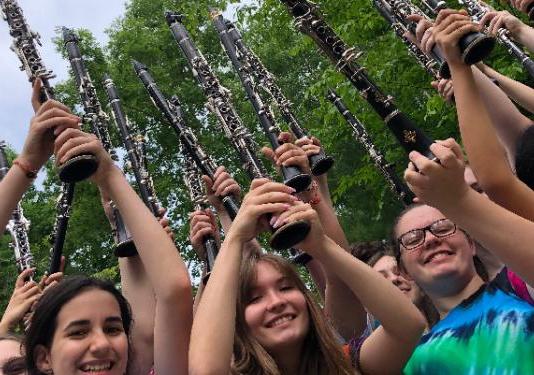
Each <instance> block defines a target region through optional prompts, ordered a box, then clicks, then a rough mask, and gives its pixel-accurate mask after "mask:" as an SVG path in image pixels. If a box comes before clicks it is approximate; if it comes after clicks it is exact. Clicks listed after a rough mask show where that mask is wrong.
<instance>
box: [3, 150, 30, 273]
mask: <svg viewBox="0 0 534 375" xmlns="http://www.w3.org/2000/svg"><path fill="white" fill-rule="evenodd" d="M5 147H6V144H5V142H4V141H0V181H1V180H2V179H3V178H4V177H5V175H6V174H7V171H8V170H9V166H8V164H7V157H6V153H5ZM6 229H7V231H8V232H9V234H10V235H11V245H10V246H11V247H12V248H13V253H14V254H15V263H16V264H17V269H18V271H19V273H21V272H22V271H24V270H27V269H29V268H32V267H33V256H32V253H31V251H30V241H29V239H28V230H29V229H30V222H29V221H28V219H26V218H25V217H24V213H23V211H22V206H21V204H20V202H19V203H17V207H16V208H15V209H14V210H13V213H12V214H11V219H10V220H9V222H8V223H7V227H6ZM29 280H31V277H30V279H29Z"/></svg>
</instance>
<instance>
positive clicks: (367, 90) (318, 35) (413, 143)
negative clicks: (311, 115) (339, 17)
mask: <svg viewBox="0 0 534 375" xmlns="http://www.w3.org/2000/svg"><path fill="white" fill-rule="evenodd" d="M280 1H282V3H284V4H286V5H287V6H288V8H289V10H290V13H291V14H292V15H293V17H294V18H295V25H296V27H297V29H298V30H300V31H302V32H303V33H305V34H307V35H309V36H310V37H311V38H312V39H313V40H314V41H315V43H316V44H317V45H318V46H319V48H320V49H321V50H322V51H323V52H324V53H325V54H326V55H327V56H328V57H329V58H330V60H331V61H332V62H333V63H334V64H335V65H336V68H337V69H338V70H339V71H340V72H341V73H343V74H344V75H345V76H346V77H347V78H348V79H349V80H350V82H351V83H352V84H353V85H354V87H356V89H358V91H360V94H361V95H362V97H363V98H364V99H365V100H367V102H368V103H369V104H370V105H371V107H373V109H374V110H375V111H376V112H377V113H378V115H379V116H380V117H381V118H382V119H383V120H384V122H385V123H386V125H387V126H388V128H389V129H390V130H391V131H392V132H393V134H394V135H395V137H396V138H397V140H398V142H399V143H400V144H401V146H402V147H403V148H404V149H405V150H406V151H407V152H410V151H413V150H415V151H419V152H420V153H421V154H422V155H424V156H426V157H428V158H429V159H431V160H437V158H436V157H435V155H434V154H432V152H431V151H430V149H429V146H430V145H431V141H430V139H428V138H427V137H426V136H424V134H423V133H422V132H421V131H420V130H419V129H418V128H417V127H416V126H415V125H414V124H413V123H412V121H411V120H410V118H408V116H406V115H405V114H404V113H402V112H401V111H400V110H399V109H397V107H396V106H395V104H393V97H391V96H385V95H384V94H383V93H382V92H381V91H380V89H379V88H378V86H376V84H375V83H374V82H373V81H371V79H370V78H369V77H368V76H367V74H366V73H365V71H364V68H363V67H361V66H360V65H358V64H357V63H356V62H355V61H354V60H355V59H357V58H358V56H360V55H361V52H358V53H356V52H355V50H354V48H349V47H348V46H347V45H346V44H345V43H344V42H343V41H342V40H341V39H340V38H339V37H338V36H337V35H336V33H335V32H334V30H332V28H331V27H330V26H329V25H328V24H327V23H326V22H325V21H324V19H323V17H322V16H321V14H320V13H319V10H318V7H317V5H315V4H314V3H312V2H310V1H307V0H280Z"/></svg>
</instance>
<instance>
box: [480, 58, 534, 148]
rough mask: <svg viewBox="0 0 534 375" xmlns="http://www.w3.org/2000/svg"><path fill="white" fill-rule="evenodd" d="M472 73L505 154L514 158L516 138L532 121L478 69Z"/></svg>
mask: <svg viewBox="0 0 534 375" xmlns="http://www.w3.org/2000/svg"><path fill="white" fill-rule="evenodd" d="M473 75H474V77H475V81H476V84H477V87H478V91H479V92H480V95H481V98H482V101H483V102H484V104H485V106H486V108H487V110H488V112H489V116H490V118H491V120H492V124H493V126H494V128H495V131H496V133H497V136H498V137H499V140H500V142H501V144H502V145H503V146H504V147H505V149H506V152H507V154H508V155H510V156H511V158H512V159H514V157H515V148H516V143H517V139H518V138H519V137H520V136H521V134H523V132H524V131H525V129H526V128H527V127H528V126H530V125H531V124H532V121H531V120H530V119H529V118H527V117H526V116H524V115H523V114H522V113H521V112H520V111H519V110H518V109H517V107H516V106H515V104H514V103H513V102H512V101H511V100H510V99H509V98H508V96H507V95H506V94H505V92H504V91H503V90H501V89H500V88H499V86H497V85H496V84H494V83H493V82H492V81H491V80H490V79H489V78H488V77H487V76H486V75H485V74H484V73H482V72H481V71H480V70H479V69H477V68H473Z"/></svg>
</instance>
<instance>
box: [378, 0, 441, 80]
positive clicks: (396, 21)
mask: <svg viewBox="0 0 534 375" xmlns="http://www.w3.org/2000/svg"><path fill="white" fill-rule="evenodd" d="M390 3H391V2H388V1H387V0H373V5H374V6H375V8H376V9H377V10H378V12H379V13H380V15H381V16H382V17H384V19H385V20H386V21H387V22H388V23H389V24H390V26H391V28H392V29H393V31H394V32H395V35H397V37H398V38H399V39H400V40H401V41H402V43H403V44H404V45H405V46H406V48H407V49H408V52H409V53H410V54H411V55H412V56H413V57H414V58H415V59H416V60H417V62H418V63H419V65H421V66H422V67H423V68H424V69H425V70H426V71H427V72H428V73H429V74H430V75H431V76H432V77H433V78H435V79H440V78H446V79H448V78H451V71H450V69H449V64H447V62H446V61H445V59H444V58H443V57H442V56H441V52H440V51H439V49H437V48H436V47H434V49H433V50H432V53H430V54H429V55H427V54H426V53H424V52H423V51H422V50H421V48H419V47H418V46H417V44H415V43H414V42H412V41H411V40H410V39H408V38H407V37H406V36H405V33H406V32H411V33H414V32H415V26H416V25H415V23H414V22H409V21H407V20H406V18H404V19H403V18H401V17H399V13H400V11H398V10H397V9H398V8H397V7H393V6H392V5H391V4H390ZM397 4H399V3H397V2H396V3H395V5H397ZM400 4H401V5H405V3H400ZM410 6H413V9H412V8H410ZM401 9H403V10H404V8H401ZM396 10H397V11H396ZM409 11H413V12H415V13H416V14H420V15H423V16H424V14H423V12H421V10H420V9H419V8H416V7H415V6H414V5H413V4H410V5H409V6H408V5H407V9H406V12H409ZM401 14H404V13H401ZM408 25H409V26H410V27H408Z"/></svg>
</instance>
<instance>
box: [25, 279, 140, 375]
mask: <svg viewBox="0 0 534 375" xmlns="http://www.w3.org/2000/svg"><path fill="white" fill-rule="evenodd" d="M95 289H96V290H102V291H105V292H108V293H110V294H111V295H112V296H113V297H114V298H115V300H116V301H117V303H118V305H119V309H120V312H121V318H122V324H123V328H124V332H125V333H126V336H127V337H128V341H129V338H130V328H131V325H132V313H131V310H130V305H129V304H128V301H127V300H126V299H125V298H124V296H123V295H122V294H121V293H120V292H119V291H118V290H117V289H116V288H115V286H114V285H113V284H112V283H111V282H109V281H105V280H101V279H96V278H92V277H86V276H70V277H67V278H65V279H64V280H63V281H62V282H60V283H59V284H57V285H55V286H53V287H51V288H49V289H48V290H47V291H46V292H45V293H44V294H43V296H42V297H41V299H40V300H39V302H38V303H37V305H36V306H35V310H34V315H33V318H32V322H31V325H30V328H29V329H28V331H27V333H26V340H25V347H26V367H27V371H28V374H29V375H42V374H43V373H42V372H41V371H40V370H39V369H38V368H37V364H36V362H35V358H34V354H35V349H36V348H37V347H38V346H41V345H42V346H44V347H46V348H48V349H50V347H51V345H52V340H53V338H54V333H55V331H56V328H57V316H58V314H59V312H60V311H61V309H62V308H63V306H65V305H66V304H67V303H68V302H69V301H71V300H72V299H74V298H75V297H77V296H78V295H80V294H81V293H83V292H86V291H89V290H95ZM129 348H131V345H129Z"/></svg>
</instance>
